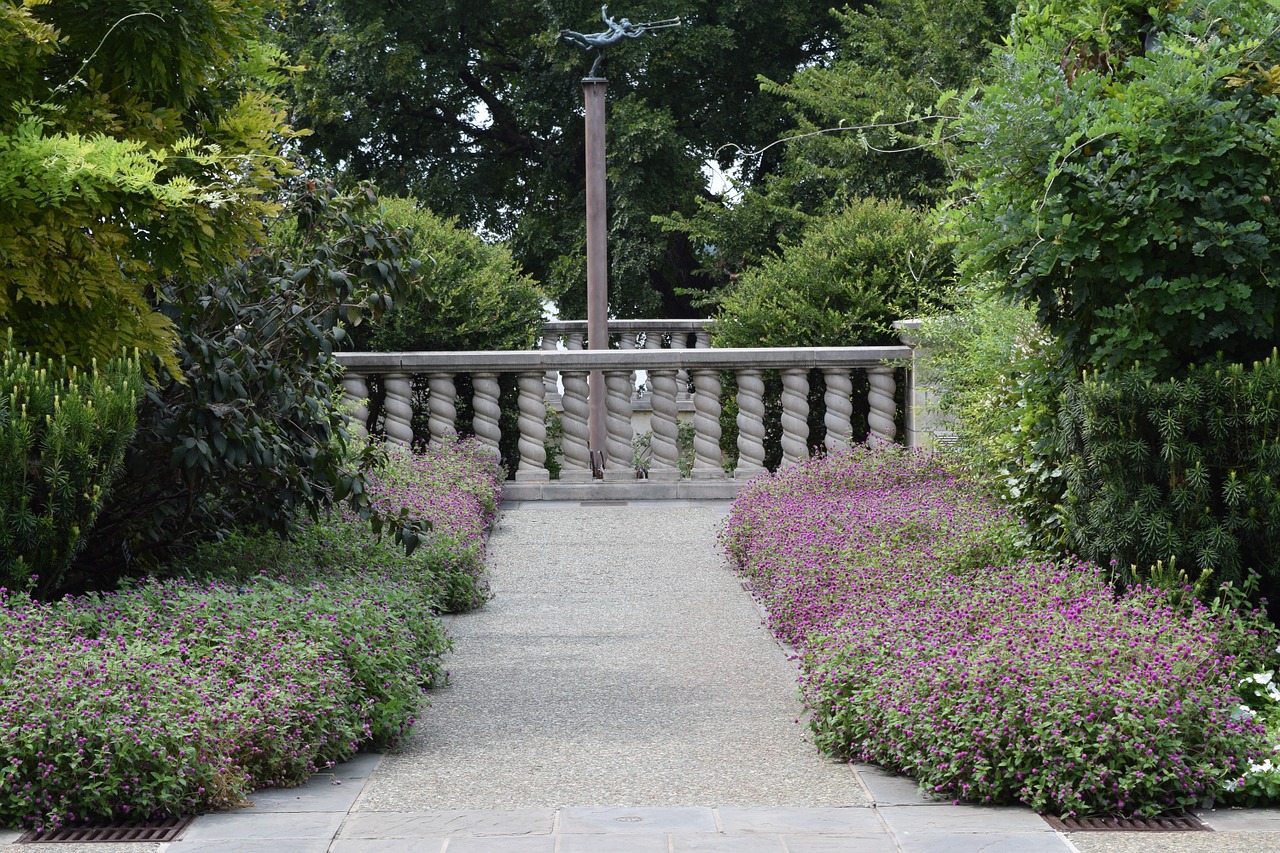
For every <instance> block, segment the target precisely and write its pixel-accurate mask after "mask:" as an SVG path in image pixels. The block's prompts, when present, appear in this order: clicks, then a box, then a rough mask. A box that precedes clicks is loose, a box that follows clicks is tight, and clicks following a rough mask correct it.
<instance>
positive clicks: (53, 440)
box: [0, 332, 142, 596]
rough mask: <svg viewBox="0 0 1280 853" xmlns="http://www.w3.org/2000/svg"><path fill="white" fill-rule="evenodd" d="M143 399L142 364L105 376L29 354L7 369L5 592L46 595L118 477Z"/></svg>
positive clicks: (0, 420) (0, 486) (120, 364)
mask: <svg viewBox="0 0 1280 853" xmlns="http://www.w3.org/2000/svg"><path fill="white" fill-rule="evenodd" d="M141 395H142V379H141V371H140V367H139V363H138V357H137V356H136V355H135V356H134V357H132V358H119V359H113V360H111V361H109V362H107V364H106V366H105V367H103V368H102V369H99V368H98V366H97V363H96V362H95V363H94V364H93V366H92V367H91V368H89V369H88V370H78V369H76V368H75V367H68V366H67V361H66V359H65V358H63V359H62V360H61V361H54V360H53V359H44V358H41V356H40V355H39V354H38V353H22V352H19V351H18V350H17V349H15V348H14V346H13V334H12V332H10V334H9V337H8V339H7V341H6V344H5V350H4V357H3V360H2V361H0V586H9V587H10V588H12V589H18V590H29V589H33V590H34V591H35V592H37V593H38V594H40V595H42V596H44V595H48V594H49V593H50V592H51V591H52V590H54V589H55V588H56V587H57V585H58V584H59V582H60V581H61V580H62V577H63V575H64V574H65V573H66V570H67V566H68V565H69V564H70V563H71V560H72V559H73V558H74V557H75V556H76V554H77V553H78V552H79V551H80V549H81V548H82V547H83V545H84V541H85V537H86V536H88V535H89V532H90V530H91V529H92V528H93V525H94V522H95V521H96V519H97V517H98V512H99V511H100V510H101V509H102V505H103V502H104V501H105V500H106V498H107V495H108V494H109V493H110V491H111V487H112V485H113V484H114V483H115V481H116V478H117V477H118V476H119V474H120V471H121V467H122V460H123V459H124V453H125V448H126V447H127V446H128V444H129V440H130V439H131V438H132V437H133V434H134V429H135V427H136V425H137V409H138V400H139V398H140V397H141Z"/></svg>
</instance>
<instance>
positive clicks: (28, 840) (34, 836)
mask: <svg viewBox="0 0 1280 853" xmlns="http://www.w3.org/2000/svg"><path fill="white" fill-rule="evenodd" d="M193 820H195V818H194V817H171V818H161V819H159V820H152V821H147V822H145V823H125V822H124V821H113V822H111V823H99V824H77V825H74V826H63V827H60V828H58V829H54V830H50V831H49V832H36V831H35V830H34V829H33V830H31V831H30V832H28V833H26V834H25V835H23V836H22V837H21V838H19V839H18V843H19V844H76V843H80V844H85V843H94V844H109V843H112V842H118V843H123V842H127V841H177V840H178V836H179V835H181V834H182V831H183V830H184V829H186V828H187V827H188V826H189V825H190V824H191V821H193Z"/></svg>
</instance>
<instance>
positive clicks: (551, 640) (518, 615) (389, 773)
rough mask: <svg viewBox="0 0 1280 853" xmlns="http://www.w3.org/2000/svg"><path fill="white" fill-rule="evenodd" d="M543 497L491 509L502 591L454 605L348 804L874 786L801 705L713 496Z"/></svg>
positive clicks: (826, 792)
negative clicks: (444, 661)
mask: <svg viewBox="0 0 1280 853" xmlns="http://www.w3.org/2000/svg"><path fill="white" fill-rule="evenodd" d="M548 509H549V508H548V507H547V506H545V505H543V506H539V507H536V508H533V507H530V508H516V509H505V510H504V511H503V513H502V515H501V517H500V520H499V522H498V525H497V528H496V530H495V532H494V535H493V537H492V539H491V540H490V544H489V547H490V559H489V560H488V565H489V568H490V573H491V581H492V585H493V589H494V592H495V594H496V597H495V599H494V600H493V601H492V602H490V603H489V604H488V605H487V606H486V607H484V608H482V609H481V610H480V611H478V612H476V613H473V614H468V615H465V616H460V617H457V618H454V619H452V620H450V626H449V627H450V632H451V633H452V635H453V636H454V638H455V650H454V652H453V654H452V655H451V657H450V658H449V661H448V666H449V668H450V670H451V672H452V685H451V686H449V687H446V688H443V689H441V690H437V691H435V692H434V693H433V694H432V706H431V707H430V708H429V709H427V710H426V711H425V712H424V713H423V715H422V717H421V719H420V720H419V722H418V723H417V725H416V726H415V727H414V730H413V734H412V735H411V736H410V738H409V739H408V740H407V741H406V742H405V743H404V744H402V745H401V746H400V748H399V749H398V750H395V751H393V752H392V753H391V754H390V755H388V756H387V757H386V759H385V760H384V761H383V763H382V765H381V767H380V768H379V770H378V772H377V773H375V774H374V775H373V778H372V779H371V781H370V783H369V784H368V786H367V787H366V789H365V791H364V793H363V795H362V796H361V798H360V799H359V801H358V802H357V803H356V804H355V810H356V811H397V812H408V811H419V810H424V809H440V808H451V809H514V808H522V807H561V806H674V805H680V806H719V805H726V806H750V805H768V806H858V805H867V804H868V803H869V800H868V798H867V795H866V793H865V789H864V788H863V787H862V786H861V784H860V783H859V781H858V779H857V777H856V775H855V774H854V773H853V771H852V769H851V768H850V767H849V766H848V765H847V764H844V763H842V762H836V761H831V760H829V759H826V758H824V757H823V756H822V755H820V754H819V753H818V752H817V751H816V750H815V749H814V747H813V745H812V744H811V743H810V742H809V741H808V740H807V728H806V727H805V726H804V725H803V723H801V724H797V723H796V720H797V719H798V718H799V717H800V715H801V708H800V705H799V702H798V701H797V698H796V686H795V675H796V670H795V666H794V664H793V663H791V662H790V661H788V660H787V658H786V655H785V653H784V652H783V651H782V650H781V649H780V648H779V646H778V645H777V643H776V642H774V640H773V638H772V636H771V635H770V634H769V633H768V631H767V630H766V629H765V628H764V626H763V625H762V624H761V617H760V612H759V610H758V609H757V607H756V605H755V603H754V602H753V601H752V599H751V597H750V596H749V595H748V594H747V593H746V592H744V591H743V590H742V588H741V585H740V584H739V581H738V579H737V577H736V576H735V575H734V574H733V573H732V572H731V571H730V570H729V568H728V567H727V566H726V564H725V562H724V560H723V559H722V557H721V555H720V552H719V550H718V547H717V544H716V533H717V531H718V529H719V527H720V525H721V523H722V521H723V518H724V516H725V514H726V513H727V511H728V504H727V503H712V504H707V503H703V504H691V503H672V504H659V505H643V506H640V505H627V506H604V507H600V506H589V507H585V506H578V505H571V504H560V505H559V506H557V507H555V510H556V511H554V512H549V511H548ZM634 531H643V532H644V535H643V536H636V535H635V533H634ZM637 541H638V542H639V543H640V544H636V543H637Z"/></svg>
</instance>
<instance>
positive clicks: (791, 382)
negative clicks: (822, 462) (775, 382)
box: [782, 368, 809, 465]
mask: <svg viewBox="0 0 1280 853" xmlns="http://www.w3.org/2000/svg"><path fill="white" fill-rule="evenodd" d="M808 458H809V371H808V369H807V368H788V369H787V370H784V371H782V464H783V465H794V464H796V463H797V462H799V461H800V460H801V459H808Z"/></svg>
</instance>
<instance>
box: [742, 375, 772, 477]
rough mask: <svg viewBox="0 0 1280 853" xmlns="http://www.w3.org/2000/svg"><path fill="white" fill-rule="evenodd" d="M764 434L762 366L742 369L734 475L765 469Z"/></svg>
mask: <svg viewBox="0 0 1280 853" xmlns="http://www.w3.org/2000/svg"><path fill="white" fill-rule="evenodd" d="M764 434H765V430H764V378H763V376H762V375H761V372H760V371H759V370H755V369H745V370H739V371H738V468H737V470H736V471H735V472H734V476H735V477H741V478H745V477H751V476H753V475H755V474H759V473H760V472H761V471H763V470H764Z"/></svg>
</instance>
